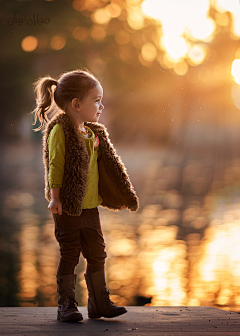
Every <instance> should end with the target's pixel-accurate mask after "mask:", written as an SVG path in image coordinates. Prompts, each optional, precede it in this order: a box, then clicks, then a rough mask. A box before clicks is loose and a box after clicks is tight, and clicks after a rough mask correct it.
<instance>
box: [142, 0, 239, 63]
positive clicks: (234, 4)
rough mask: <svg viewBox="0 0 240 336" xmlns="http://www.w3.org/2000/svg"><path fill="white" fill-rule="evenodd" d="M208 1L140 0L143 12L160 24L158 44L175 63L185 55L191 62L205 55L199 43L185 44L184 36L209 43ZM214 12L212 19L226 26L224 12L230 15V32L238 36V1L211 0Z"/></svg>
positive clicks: (211, 22)
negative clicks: (193, 44)
mask: <svg viewBox="0 0 240 336" xmlns="http://www.w3.org/2000/svg"><path fill="white" fill-rule="evenodd" d="M211 5H212V1H211V0H201V1H193V0H184V1H179V0H168V1H166V0H144V1H143V2H142V4H141V8H142V12H143V15H144V16H145V17H146V18H149V17H150V18H153V19H155V20H156V21H157V22H159V25H160V26H161V32H160V36H161V37H160V39H159V47H160V48H161V49H162V50H165V52H166V54H167V57H168V58H169V59H170V61H172V62H173V63H174V62H175V63H176V62H182V59H183V58H186V59H187V60H188V61H189V63H190V64H191V65H198V64H201V63H202V62H203V61H204V60H205V57H206V48H204V47H203V46H201V45H200V44H196V45H195V46H193V47H191V48H190V47H189V45H188V42H187V41H186V39H188V38H189V39H190V40H192V41H196V42H195V43H197V42H205V43H208V42H211V41H212V39H213V37H214V33H215V29H216V23H215V22H214V20H213V19H211V18H210V17H209V11H210V8H211ZM214 5H215V7H216V9H217V11H218V13H217V14H216V15H217V17H216V22H218V24H219V22H220V23H221V25H223V26H226V25H228V23H229V20H228V16H227V12H230V13H231V14H232V18H233V20H232V27H231V29H232V33H233V35H235V36H237V37H238V36H240V5H239V1H238V0H215V1H214Z"/></svg>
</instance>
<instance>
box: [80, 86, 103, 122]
mask: <svg viewBox="0 0 240 336" xmlns="http://www.w3.org/2000/svg"><path fill="white" fill-rule="evenodd" d="M102 98H103V89H102V87H101V85H100V84H99V83H97V85H96V86H95V87H94V88H93V89H91V90H90V91H89V93H88V96H87V97H86V98H85V99H84V100H83V101H82V102H81V105H80V106H81V107H80V115H81V119H82V120H83V121H90V122H96V121H98V120H99V117H100V115H101V113H102V110H103V109H104V106H103V104H102Z"/></svg>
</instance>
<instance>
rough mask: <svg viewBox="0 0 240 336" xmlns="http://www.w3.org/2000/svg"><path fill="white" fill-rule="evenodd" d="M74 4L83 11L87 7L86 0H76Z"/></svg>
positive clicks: (78, 9)
mask: <svg viewBox="0 0 240 336" xmlns="http://www.w3.org/2000/svg"><path fill="white" fill-rule="evenodd" d="M72 6H73V8H74V9H76V10H77V11H83V10H84V9H86V4H85V1H82V0H74V1H73V3H72Z"/></svg>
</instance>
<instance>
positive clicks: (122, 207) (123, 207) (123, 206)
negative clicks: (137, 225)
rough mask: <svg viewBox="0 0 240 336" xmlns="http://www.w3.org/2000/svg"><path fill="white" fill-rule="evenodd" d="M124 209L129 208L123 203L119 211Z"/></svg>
mask: <svg viewBox="0 0 240 336" xmlns="http://www.w3.org/2000/svg"><path fill="white" fill-rule="evenodd" d="M124 209H127V207H126V205H122V206H121V208H120V209H119V211H122V210H124Z"/></svg>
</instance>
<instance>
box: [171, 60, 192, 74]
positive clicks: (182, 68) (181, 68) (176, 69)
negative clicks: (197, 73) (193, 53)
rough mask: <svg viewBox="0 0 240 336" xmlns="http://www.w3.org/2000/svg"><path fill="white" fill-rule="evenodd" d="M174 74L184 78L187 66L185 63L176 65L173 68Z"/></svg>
mask: <svg viewBox="0 0 240 336" xmlns="http://www.w3.org/2000/svg"><path fill="white" fill-rule="evenodd" d="M173 70H174V72H175V73H176V74H177V75H179V76H184V75H186V73H187V72H188V64H187V62H185V61H182V62H180V63H177V64H176V65H175V66H174V67H173Z"/></svg>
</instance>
